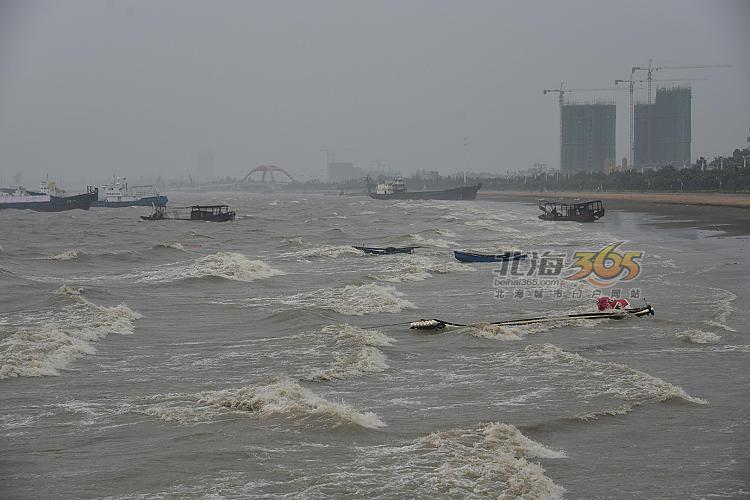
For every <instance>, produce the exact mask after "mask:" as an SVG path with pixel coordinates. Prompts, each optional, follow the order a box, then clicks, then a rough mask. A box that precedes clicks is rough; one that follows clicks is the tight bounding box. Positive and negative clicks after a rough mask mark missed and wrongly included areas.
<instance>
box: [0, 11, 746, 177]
mask: <svg viewBox="0 0 750 500" xmlns="http://www.w3.org/2000/svg"><path fill="white" fill-rule="evenodd" d="M749 21H750V2H748V1H747V0H738V1H708V0H706V1H659V2H651V1H639V2H627V1H617V2H615V1H599V0H592V1H567V2H557V1H551V2H537V1H525V2H501V1H458V0H455V1H427V0H423V1H404V0H399V1H368V2H365V1H353V0H341V1H322V0H321V1H312V0H301V1H270V0H269V1H263V2H260V1H228V0H219V1H186V0H155V1H125V0H109V1H104V0H102V1H82V0H68V1H57V0H55V1H41V0H39V1H38V0H0V175H2V176H3V177H4V182H5V183H6V184H8V183H9V182H8V179H9V178H10V176H12V175H13V173H15V172H23V173H24V182H25V183H26V184H28V185H33V184H36V182H37V181H38V180H39V179H40V178H41V176H42V175H43V174H45V173H49V175H50V176H51V177H55V178H60V177H62V178H63V180H64V181H69V182H66V184H69V183H72V182H87V181H88V182H98V181H101V180H104V179H105V178H106V177H107V176H111V175H112V172H115V171H116V172H117V173H118V174H119V175H125V176H129V177H131V178H134V177H138V176H149V175H154V174H162V175H167V176H181V175H186V174H187V172H188V171H190V172H191V173H193V175H195V171H196V162H197V157H198V155H199V152H200V151H210V152H212V154H213V158H214V160H213V169H214V173H215V174H217V175H235V176H237V175H244V173H246V172H247V171H249V170H250V169H251V168H253V167H255V166H257V165H260V164H275V165H278V166H281V167H283V168H285V169H287V170H288V171H289V172H291V173H292V174H293V175H295V174H296V175H297V176H298V177H299V178H301V179H306V178H309V176H322V175H323V174H324V165H325V153H324V152H323V151H322V150H323V149H329V150H330V151H332V152H334V153H335V155H336V160H338V161H354V162H355V163H357V164H358V165H359V166H362V167H372V166H374V165H375V162H377V161H380V162H383V163H387V164H391V165H393V166H394V167H395V168H400V169H402V170H404V171H409V170H416V169H421V168H425V169H428V170H439V171H441V172H443V173H451V172H456V171H460V170H463V169H464V167H465V165H466V164H467V163H468V166H469V169H470V170H473V171H487V172H502V171H506V170H509V169H510V170H512V169H519V168H528V167H530V166H531V165H532V164H533V163H535V162H546V163H548V164H550V165H557V164H558V161H559V160H558V159H559V145H558V137H559V135H558V134H559V129H558V127H559V118H558V116H559V115H558V106H557V99H556V96H555V95H547V96H543V95H542V89H544V88H554V87H559V85H560V82H561V81H565V82H567V84H568V85H569V87H609V86H612V84H613V80H614V79H615V78H627V77H628V76H629V68H630V67H631V66H634V65H645V64H647V63H648V60H649V59H654V61H655V62H656V63H657V64H732V65H733V66H732V67H731V68H727V69H719V70H711V71H698V70H692V71H674V72H670V73H668V74H667V72H666V71H663V72H660V73H659V74H658V77H659V78H665V77H667V76H673V77H706V78H708V79H709V80H708V81H699V82H695V83H694V84H693V94H694V98H693V144H692V156H693V157H694V158H695V157H697V156H699V155H704V156H713V155H717V154H725V153H731V151H732V150H733V149H734V148H736V147H739V146H743V145H745V144H746V143H745V140H746V138H747V135H748V125H749V124H750V28H749V26H750V22H749ZM599 95H603V96H609V97H613V96H616V97H617V103H618V110H617V115H618V143H617V154H618V158H622V157H623V156H626V155H627V93H626V92H617V93H609V94H599ZM596 96H597V94H596V93H589V94H581V97H585V98H593V97H596ZM465 138H466V139H465Z"/></svg>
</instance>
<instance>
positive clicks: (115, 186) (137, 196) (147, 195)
mask: <svg viewBox="0 0 750 500" xmlns="http://www.w3.org/2000/svg"><path fill="white" fill-rule="evenodd" d="M168 201H169V200H168V199H167V197H166V196H164V195H161V194H159V192H158V191H157V190H156V188H154V186H151V185H144V186H132V187H131V186H129V185H128V181H127V179H125V178H122V179H121V178H120V177H116V178H113V179H112V183H111V184H104V185H102V187H101V188H100V189H99V198H98V199H97V200H96V201H95V202H94V203H93V204H92V205H91V206H92V207H107V208H121V207H135V206H140V207H151V206H156V207H164V206H166V205H167V202H168Z"/></svg>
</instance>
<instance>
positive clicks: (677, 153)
mask: <svg viewBox="0 0 750 500" xmlns="http://www.w3.org/2000/svg"><path fill="white" fill-rule="evenodd" d="M690 100H691V90H690V88H689V87H674V88H670V89H658V90H657V91H656V100H655V101H654V103H653V104H636V105H635V115H634V122H635V123H634V128H635V131H634V137H633V155H634V156H633V163H634V164H635V166H654V167H656V166H664V165H674V166H676V167H682V166H683V165H690V136H691V123H690V112H691V108H690Z"/></svg>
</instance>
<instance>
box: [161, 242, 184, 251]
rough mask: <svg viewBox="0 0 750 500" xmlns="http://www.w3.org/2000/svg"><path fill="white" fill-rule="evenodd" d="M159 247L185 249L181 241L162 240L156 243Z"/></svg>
mask: <svg viewBox="0 0 750 500" xmlns="http://www.w3.org/2000/svg"><path fill="white" fill-rule="evenodd" d="M156 246H157V247H160V248H171V249H172V250H180V251H182V252H184V251H185V247H184V246H183V245H182V243H178V242H176V241H164V242H162V243H159V244H157V245H156Z"/></svg>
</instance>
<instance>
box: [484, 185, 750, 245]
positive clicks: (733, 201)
mask: <svg viewBox="0 0 750 500" xmlns="http://www.w3.org/2000/svg"><path fill="white" fill-rule="evenodd" d="M477 199H478V200H485V201H520V202H526V203H533V204H536V203H537V202H538V201H539V200H541V199H549V200H563V201H565V200H568V201H572V200H574V199H586V200H592V199H593V200H602V201H603V202H604V209H605V215H604V217H605V218H606V217H607V216H606V210H623V211H627V212H636V213H647V214H651V215H656V216H657V217H658V218H659V219H661V220H656V221H652V222H648V223H646V222H644V224H652V225H655V226H658V227H662V228H665V229H669V228H671V229H695V230H707V231H718V233H717V234H716V235H715V236H718V237H721V236H748V235H750V195H743V194H739V195H735V194H726V195H722V194H711V193H689V194H688V193H621V192H620V193H617V192H604V193H602V192H587V191H583V192H577V191H567V192H565V191H546V192H539V191H536V192H528V191H526V192H523V191H485V192H482V191H480V192H479V196H478V197H477Z"/></svg>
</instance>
